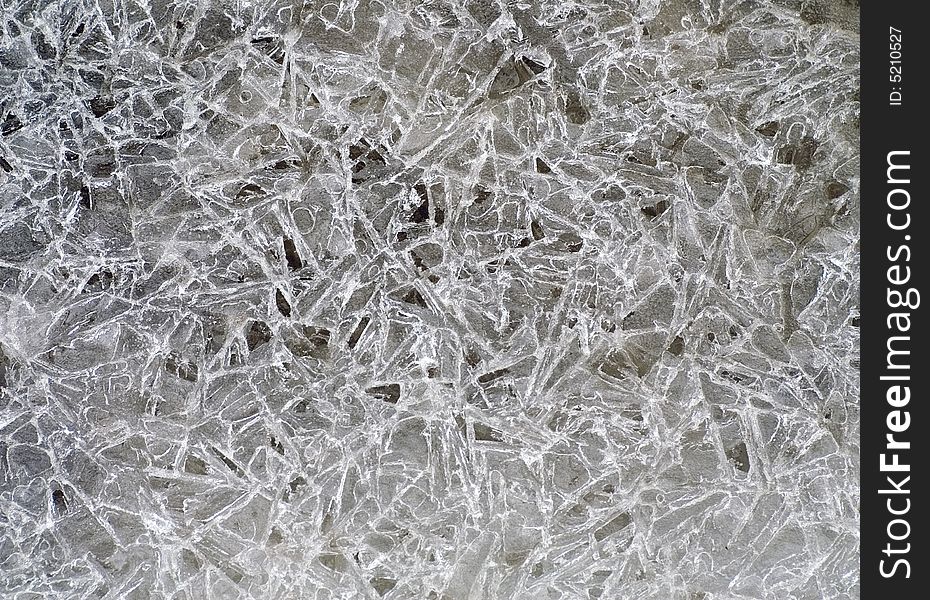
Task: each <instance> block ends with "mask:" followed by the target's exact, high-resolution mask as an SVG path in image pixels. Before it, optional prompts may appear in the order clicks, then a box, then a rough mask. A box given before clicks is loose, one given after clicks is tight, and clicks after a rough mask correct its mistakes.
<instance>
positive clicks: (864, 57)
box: [857, 1, 930, 600]
mask: <svg viewBox="0 0 930 600" xmlns="http://www.w3.org/2000/svg"><path fill="white" fill-rule="evenodd" d="M857 3H858V2H857ZM924 12H926V6H925V3H923V2H905V1H898V2H866V3H863V4H862V5H861V12H860V16H861V25H860V43H861V90H860V102H861V105H860V108H861V113H860V133H861V163H860V176H861V177H860V181H861V186H860V193H861V197H860V198H861V205H860V216H861V234H860V235H861V246H860V257H861V292H860V300H861V319H860V334H861V338H860V340H861V352H860V359H861V363H860V364H861V373H860V374H861V397H860V409H861V412H860V416H861V430H860V433H861V446H860V449H861V486H862V487H861V507H860V508H861V529H860V532H861V554H860V557H861V562H860V565H861V571H860V573H861V578H860V583H861V593H862V598H881V599H887V600H910V599H918V598H921V599H922V598H930V563H928V562H927V552H926V548H925V546H926V545H927V544H928V543H930V536H928V535H927V532H926V529H925V527H924V522H925V520H926V519H925V518H924V513H925V511H927V510H930V502H928V499H927V496H928V495H927V493H926V492H925V491H922V490H927V489H928V484H930V481H928V480H930V476H928V469H927V466H926V465H927V464H928V461H930V458H928V456H927V443H926V440H927V439H928V436H930V425H928V423H927V418H928V416H927V415H928V411H927V409H926V404H927V402H930V398H928V397H927V394H928V391H930V386H928V385H927V380H928V379H930V364H928V362H927V355H928V353H927V351H926V350H925V347H924V344H926V343H928V342H930V340H928V338H927V326H926V320H927V318H926V317H925V315H926V313H927V311H928V310H930V309H928V308H927V307H924V306H923V304H924V303H928V302H930V289H928V288H927V287H926V285H925V283H926V281H927V279H928V276H927V272H928V271H930V261H928V260H927V259H928V255H927V252H926V238H927V237H928V235H930V223H928V220H927V210H926V209H925V208H924V206H923V205H924V204H925V203H926V202H927V200H928V199H927V196H926V189H927V187H926V183H925V182H926V178H927V177H928V176H930V173H928V167H930V165H928V164H927V163H926V154H927V153H926V149H925V148H924V147H922V144H925V143H926V141H925V140H926V138H925V137H924V135H923V132H924V131H925V130H926V125H925V123H924V121H925V120H926V118H927V117H926V115H922V114H921V113H923V112H927V111H928V109H930V102H928V100H927V99H926V98H925V97H924V94H925V93H926V92H925V88H926V87H927V86H926V85H925V81H924V79H925V76H926V74H927V73H928V72H930V69H928V62H930V52H928V44H927V38H928V37H930V31H928V30H927V28H928V26H927V23H926V22H925V21H924V19H922V18H921V16H922V14H923V13H924ZM892 27H894V28H896V29H899V30H901V34H900V35H901V42H900V43H901V50H900V52H901V57H900V60H901V63H900V67H901V73H900V75H901V81H900V82H895V81H893V77H892V76H893V75H896V74H897V73H896V72H894V71H893V70H892V69H891V68H890V67H891V66H893V63H892V62H891V61H892V60H893V59H894V55H892V54H891V52H892V50H893V46H892V45H891V44H893V43H894V40H893V39H892V38H891V36H890V34H891V33H892V31H891V29H890V28H892ZM896 88H899V89H896ZM893 91H899V92H900V93H901V103H900V105H899V106H893V105H892V104H891V102H892V98H891V92H893ZM902 150H903V151H909V152H910V155H909V156H908V157H907V159H906V160H907V162H909V164H910V170H909V173H910V176H909V179H910V183H909V184H906V185H904V186H901V185H897V186H896V185H890V184H889V183H888V177H887V168H888V162H887V161H888V153H889V152H892V151H902ZM897 173H903V172H901V171H897ZM896 187H904V188H906V189H907V190H908V192H909V193H910V196H911V202H910V206H909V207H908V209H906V210H905V211H891V210H890V209H889V208H888V204H887V195H888V192H889V191H891V190H892V189H895V188H896ZM896 198H898V199H899V198H903V196H901V195H900V194H899V195H897V196H896ZM904 212H908V213H909V214H910V218H911V222H910V226H909V227H908V228H907V229H906V230H902V231H894V230H893V229H891V228H890V227H889V226H888V222H887V219H888V215H889V213H895V214H894V215H893V218H894V219H899V221H898V222H899V223H900V222H903V219H904V214H903V213H904ZM908 235H909V236H910V239H909V240H907V239H905V236H908ZM902 245H906V246H908V247H909V248H910V252H911V255H910V261H909V262H905V261H904V259H903V258H904V256H906V254H907V253H906V252H904V253H903V254H901V255H900V257H899V260H897V261H892V260H889V257H888V252H889V249H890V251H891V253H892V255H893V254H894V253H895V252H896V251H897V250H898V249H899V248H900V247H901V246H902ZM894 264H899V265H902V266H903V265H907V266H909V267H910V269H911V279H910V281H909V282H908V284H905V285H903V286H899V287H897V289H899V290H901V291H902V292H903V291H904V290H906V289H907V288H908V287H914V288H917V289H918V290H919V291H920V292H927V295H926V297H922V298H921V306H920V307H919V308H917V309H914V310H911V309H907V308H905V309H894V308H891V307H889V302H888V299H887V293H888V289H889V287H892V289H895V287H894V286H889V283H888V276H889V275H888V269H889V267H891V266H892V265H894ZM900 310H905V311H909V312H910V313H911V329H910V331H909V334H910V341H909V347H908V348H906V349H907V350H910V352H911V354H910V355H909V357H908V358H909V363H910V369H909V370H906V371H904V370H898V371H894V372H889V371H888V370H887V369H886V361H887V358H888V356H887V353H888V349H887V343H888V339H889V336H891V335H901V334H899V333H896V330H895V329H889V328H888V315H889V314H890V313H893V312H898V311H900ZM897 347H898V348H901V349H904V346H897ZM899 362H900V361H899ZM888 374H896V375H900V374H908V375H910V377H911V380H910V381H909V382H901V383H903V384H909V385H910V391H911V400H910V402H909V404H908V405H907V406H905V407H902V408H900V410H906V411H908V412H909V416H910V418H911V422H910V427H909V428H908V429H907V431H905V432H903V433H899V434H895V436H896V439H898V440H906V441H908V442H910V443H911V448H910V450H909V451H897V454H898V455H899V460H900V461H901V462H902V463H907V464H909V465H910V471H909V472H907V473H904V474H903V476H907V475H910V480H909V481H908V482H907V484H906V485H903V486H901V487H906V488H907V489H908V490H909V493H908V494H906V495H905V494H898V495H889V494H883V493H881V492H880V490H884V489H889V488H890V487H891V486H890V485H889V482H888V480H887V479H886V478H887V477H888V476H889V475H891V476H892V478H893V479H895V480H897V481H898V482H899V485H900V480H901V479H902V474H901V473H891V472H882V471H881V469H880V457H881V454H882V453H886V454H889V453H890V452H891V451H889V450H887V449H886V444H887V440H886V435H887V434H888V433H889V430H888V425H887V421H886V419H887V418H888V415H889V412H890V411H893V410H895V407H893V406H891V405H889V403H888V402H887V399H886V394H887V391H888V388H889V386H890V385H894V383H895V382H889V381H883V380H882V379H881V377H882V376H883V375H888ZM887 461H891V457H890V455H889V456H888V457H887V459H886V462H887ZM889 498H894V500H892V502H893V507H894V508H897V509H902V508H903V507H904V506H905V505H906V501H905V500H904V498H909V499H910V509H909V511H908V513H907V514H905V515H901V516H900V518H902V519H905V520H907V521H908V524H909V526H910V534H909V536H908V538H907V539H905V540H901V541H897V542H896V541H894V540H891V539H889V537H888V531H887V528H888V524H889V522H890V521H891V520H892V519H894V518H896V517H895V516H894V515H891V514H889V512H888V506H887V501H888V499H889ZM905 530H906V529H905V527H904V525H902V524H900V523H898V524H896V525H895V526H893V533H895V534H896V535H901V534H903V533H904V531H905ZM889 543H890V544H892V547H893V548H894V547H897V548H903V547H906V546H905V544H907V543H910V551H909V552H907V553H906V554H890V555H888V554H885V553H884V551H885V550H886V549H887V546H886V544H889ZM896 558H905V559H906V560H907V561H908V563H909V565H910V577H909V578H906V577H904V574H905V572H906V569H904V568H903V565H899V568H898V570H897V571H896V574H895V575H894V576H892V577H890V578H886V577H883V576H882V574H881V572H880V567H881V562H880V561H882V560H884V561H885V569H886V570H891V568H892V567H893V565H894V561H895V559H896Z"/></svg>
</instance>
